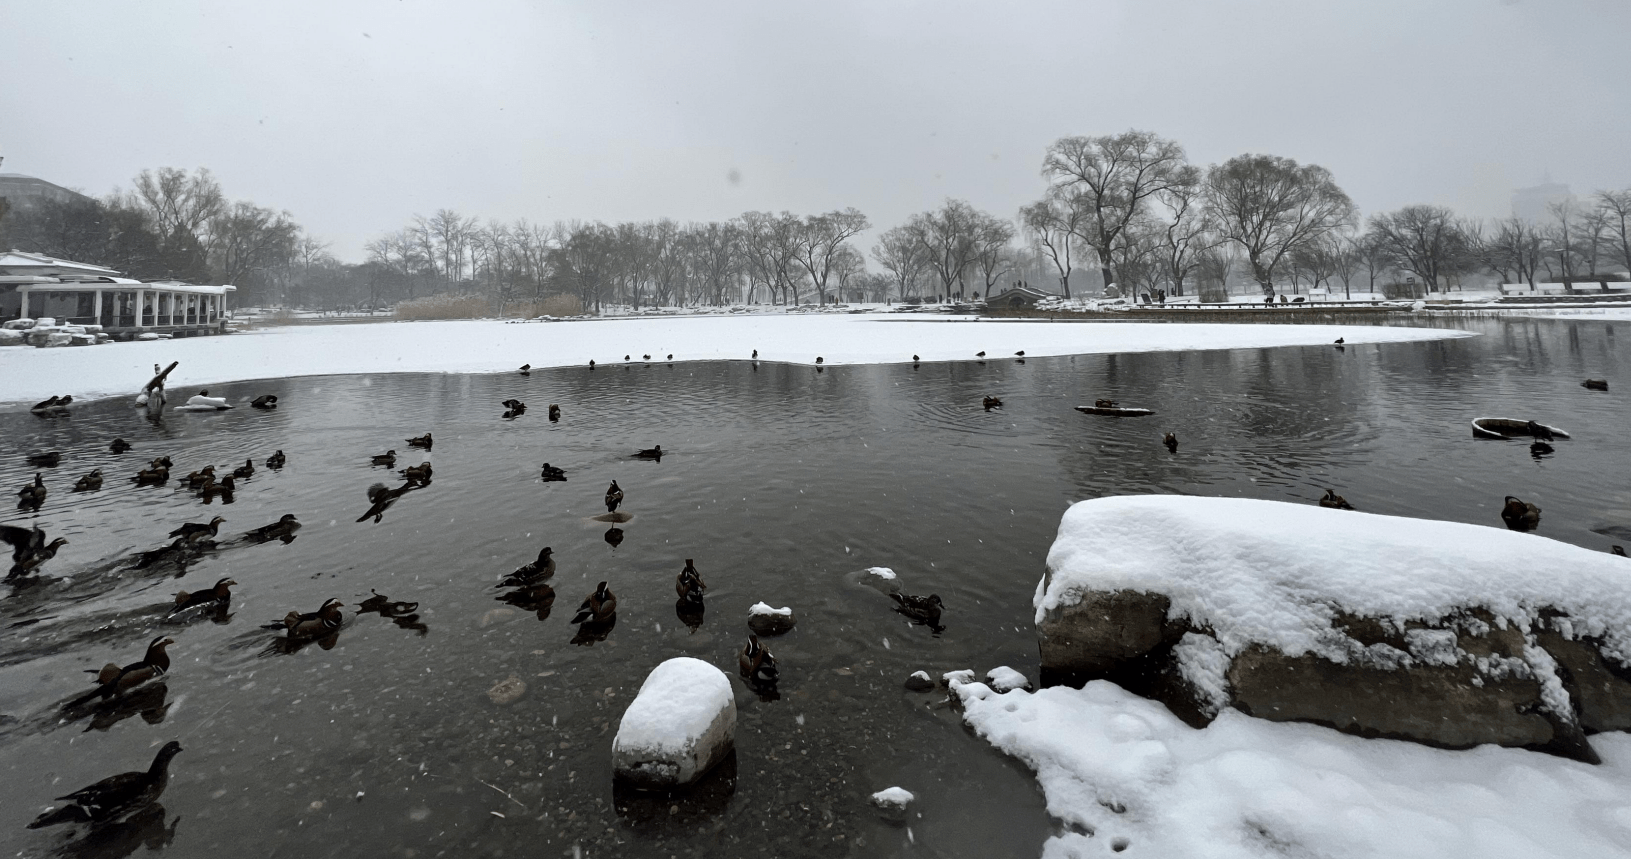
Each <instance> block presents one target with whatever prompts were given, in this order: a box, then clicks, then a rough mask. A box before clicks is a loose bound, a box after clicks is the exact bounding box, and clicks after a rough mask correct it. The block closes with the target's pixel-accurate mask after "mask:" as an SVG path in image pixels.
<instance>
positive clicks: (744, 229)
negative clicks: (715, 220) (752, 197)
mask: <svg viewBox="0 0 1631 859" xmlns="http://www.w3.org/2000/svg"><path fill="white" fill-rule="evenodd" d="M735 224H736V234H737V242H738V249H739V251H740V253H741V256H742V260H743V263H744V265H745V272H746V274H747V276H748V301H749V303H751V302H752V301H753V290H754V289H755V288H756V287H757V286H760V285H763V286H764V288H765V292H766V293H767V294H769V295H770V300H771V302H772V303H775V301H776V298H777V296H780V297H781V301H782V303H783V304H786V303H788V293H789V292H791V293H792V303H794V304H797V303H798V285H799V278H798V276H797V265H798V263H797V262H796V261H795V259H796V257H797V255H798V250H799V235H800V230H801V229H802V226H803V222H802V221H801V219H800V218H799V217H798V216H797V215H794V214H792V213H791V212H782V213H781V214H780V215H773V214H771V213H769V212H747V213H745V214H743V215H742V216H741V217H739V218H737V219H736V221H735Z"/></svg>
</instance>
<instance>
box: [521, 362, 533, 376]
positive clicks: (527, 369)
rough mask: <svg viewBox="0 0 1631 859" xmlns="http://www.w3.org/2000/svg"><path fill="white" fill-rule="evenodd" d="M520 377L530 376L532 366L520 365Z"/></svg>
mask: <svg viewBox="0 0 1631 859" xmlns="http://www.w3.org/2000/svg"><path fill="white" fill-rule="evenodd" d="M521 375H523V376H530V375H532V365H531V364H522V365H521Z"/></svg>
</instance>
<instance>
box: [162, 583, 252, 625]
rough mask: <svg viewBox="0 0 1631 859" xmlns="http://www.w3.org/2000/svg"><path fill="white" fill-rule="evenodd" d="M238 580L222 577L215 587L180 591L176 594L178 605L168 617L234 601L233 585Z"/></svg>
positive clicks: (216, 606)
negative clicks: (190, 591) (189, 591)
mask: <svg viewBox="0 0 1631 859" xmlns="http://www.w3.org/2000/svg"><path fill="white" fill-rule="evenodd" d="M235 584H237V582H235V581H233V580H232V579H220V580H218V581H217V582H216V583H215V587H213V588H210V589H209V590H207V591H199V592H197V593H188V592H187V591H180V592H178V593H177V594H176V607H175V608H173V609H171V610H170V613H169V614H168V615H166V616H167V617H175V616H176V615H178V614H181V613H183V612H189V611H192V610H193V609H197V608H218V607H220V606H224V605H226V604H228V603H230V602H232V586H233V585H235Z"/></svg>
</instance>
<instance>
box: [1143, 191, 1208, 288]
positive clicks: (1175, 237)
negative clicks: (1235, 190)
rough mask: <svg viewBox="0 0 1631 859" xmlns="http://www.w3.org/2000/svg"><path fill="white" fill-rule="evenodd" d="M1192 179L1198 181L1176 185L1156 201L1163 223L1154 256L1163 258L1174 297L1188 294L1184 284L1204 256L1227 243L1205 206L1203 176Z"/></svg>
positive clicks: (1163, 192)
mask: <svg viewBox="0 0 1631 859" xmlns="http://www.w3.org/2000/svg"><path fill="white" fill-rule="evenodd" d="M1190 178H1193V179H1195V180H1196V181H1193V182H1174V183H1172V184H1170V185H1168V186H1167V187H1166V188H1164V189H1162V190H1161V191H1158V192H1157V193H1156V194H1155V198H1154V200H1155V203H1156V204H1157V205H1156V208H1157V210H1158V214H1159V216H1160V217H1161V221H1160V223H1161V224H1162V229H1161V234H1160V237H1159V247H1158V248H1157V249H1156V250H1155V251H1154V253H1155V254H1156V255H1157V256H1158V257H1159V259H1160V266H1161V273H1162V276H1163V278H1164V279H1165V280H1166V281H1167V282H1169V283H1170V284H1171V285H1172V294H1173V295H1183V294H1184V281H1186V280H1187V279H1188V278H1189V274H1190V272H1193V271H1194V270H1195V269H1196V267H1198V266H1199V265H1200V258H1201V254H1203V253H1204V252H1206V251H1208V250H1211V249H1212V248H1214V247H1217V245H1218V244H1219V243H1221V242H1222V241H1223V239H1222V238H1220V237H1219V236H1218V234H1217V223H1216V221H1215V219H1214V218H1213V216H1212V213H1211V211H1210V210H1209V209H1207V208H1206V206H1205V202H1206V200H1205V194H1204V191H1203V187H1202V185H1201V182H1200V181H1199V178H1200V177H1199V174H1198V173H1194V174H1191V177H1190Z"/></svg>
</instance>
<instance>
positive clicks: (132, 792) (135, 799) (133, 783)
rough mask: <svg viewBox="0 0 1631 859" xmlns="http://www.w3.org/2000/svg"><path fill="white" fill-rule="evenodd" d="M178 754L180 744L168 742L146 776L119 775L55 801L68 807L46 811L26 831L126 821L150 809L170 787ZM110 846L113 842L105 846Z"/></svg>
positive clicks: (139, 773)
mask: <svg viewBox="0 0 1631 859" xmlns="http://www.w3.org/2000/svg"><path fill="white" fill-rule="evenodd" d="M180 753H181V744H180V743H178V742H176V741H175V740H171V741H170V742H168V743H165V744H164V748H162V749H159V753H158V754H157V755H155V756H154V758H153V765H152V766H150V767H148V768H147V771H146V772H128V773H120V774H118V775H114V776H108V777H107V778H105V779H102V780H101V781H99V782H97V783H96V784H93V785H91V786H90V787H82V788H80V789H79V790H76V791H74V792H73V793H70V794H68V795H67V796H59V797H57V799H66V800H72V802H71V803H70V804H68V805H65V806H63V807H61V808H58V809H54V810H52V811H47V812H45V813H44V814H41V815H40V816H39V817H36V818H34V822H33V823H30V824H28V828H29V829H40V828H42V827H46V826H55V825H57V824H59V823H93V824H95V823H103V822H106V821H112V820H117V819H119V818H128V817H130V816H131V815H132V814H133V813H135V812H139V811H141V810H143V809H145V808H148V807H150V806H152V805H153V803H155V802H157V801H158V798H159V796H160V795H161V794H163V793H164V787H165V785H167V784H169V783H170V760H171V759H172V758H174V757H175V756H176V755H178V754H180ZM109 843H113V842H109Z"/></svg>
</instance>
